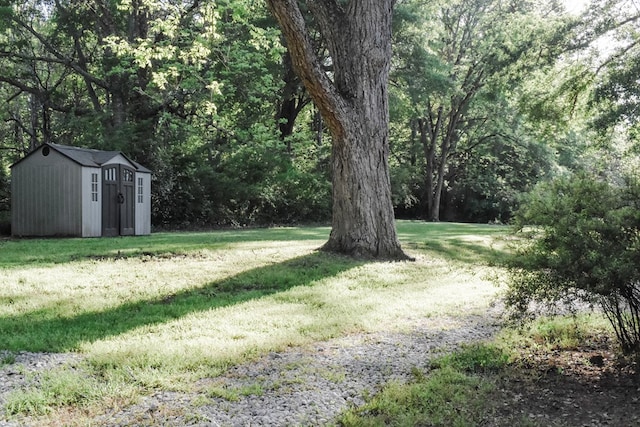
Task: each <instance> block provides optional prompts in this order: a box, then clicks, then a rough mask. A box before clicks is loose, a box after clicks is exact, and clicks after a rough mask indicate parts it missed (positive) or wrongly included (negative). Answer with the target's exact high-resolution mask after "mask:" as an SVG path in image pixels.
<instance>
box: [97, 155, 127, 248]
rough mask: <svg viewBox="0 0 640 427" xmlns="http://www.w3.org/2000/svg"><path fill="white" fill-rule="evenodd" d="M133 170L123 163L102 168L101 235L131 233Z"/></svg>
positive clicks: (124, 234)
mask: <svg viewBox="0 0 640 427" xmlns="http://www.w3.org/2000/svg"><path fill="white" fill-rule="evenodd" d="M134 176H135V173H134V170H133V169H131V168H129V167H127V166H125V165H107V166H104V167H103V168H102V235H103V236H127V235H133V234H134V231H135V228H134V218H135V215H134V209H135V185H134V184H135V183H134Z"/></svg>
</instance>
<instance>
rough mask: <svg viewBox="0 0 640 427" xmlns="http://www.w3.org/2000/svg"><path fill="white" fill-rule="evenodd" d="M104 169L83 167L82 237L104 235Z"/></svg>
mask: <svg viewBox="0 0 640 427" xmlns="http://www.w3.org/2000/svg"><path fill="white" fill-rule="evenodd" d="M101 172H102V170H101V169H100V168H88V167H85V168H82V237H100V236H101V235H102V173H101Z"/></svg>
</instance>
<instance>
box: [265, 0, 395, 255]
mask: <svg viewBox="0 0 640 427" xmlns="http://www.w3.org/2000/svg"><path fill="white" fill-rule="evenodd" d="M394 1H395V0H358V1H356V0H351V1H349V2H346V3H345V2H342V1H341V2H337V1H336V0H308V1H307V5H308V7H309V9H310V10H311V12H312V13H313V16H314V19H315V22H317V24H318V25H319V27H320V31H321V32H322V35H323V37H324V39H325V40H326V41H327V44H328V49H329V52H330V54H331V58H332V61H333V67H334V69H333V71H334V74H333V75H334V80H333V82H332V81H331V80H330V79H329V77H328V76H327V74H326V73H325V72H324V70H323V69H322V64H321V63H320V60H319V58H318V57H317V55H316V54H315V53H314V49H313V48H312V44H311V41H310V37H309V33H308V31H307V28H306V24H305V21H304V18H303V16H302V13H301V12H300V8H299V6H298V3H297V1H296V0H267V3H268V4H269V7H270V9H271V10H272V12H273V14H274V15H275V17H276V19H277V20H278V22H279V24H280V26H281V28H282V31H283V33H284V36H285V38H286V40H287V46H288V48H289V52H290V54H291V59H292V61H293V66H294V69H295V70H296V72H297V73H298V75H299V76H300V78H301V80H302V82H303V83H304V85H305V87H306V88H307V90H308V91H309V94H310V95H311V97H312V98H313V100H314V102H315V104H316V105H317V106H318V108H319V110H320V112H321V114H322V116H323V118H324V121H325V123H326V124H327V127H328V129H329V131H330V132H331V136H332V139H333V142H332V174H333V221H332V229H331V235H330V237H329V241H328V242H327V243H326V244H325V245H324V247H323V248H324V249H325V250H329V251H333V252H339V253H346V254H350V255H353V256H358V257H365V258H379V259H407V258H408V257H407V256H406V255H405V254H404V252H403V251H402V248H401V247H400V243H399V241H398V238H397V233H396V229H395V220H394V216H393V205H392V201H391V184H390V180H389V166H388V157H389V109H388V91H387V84H388V77H389V68H390V61H391V16H392V9H393V5H394Z"/></svg>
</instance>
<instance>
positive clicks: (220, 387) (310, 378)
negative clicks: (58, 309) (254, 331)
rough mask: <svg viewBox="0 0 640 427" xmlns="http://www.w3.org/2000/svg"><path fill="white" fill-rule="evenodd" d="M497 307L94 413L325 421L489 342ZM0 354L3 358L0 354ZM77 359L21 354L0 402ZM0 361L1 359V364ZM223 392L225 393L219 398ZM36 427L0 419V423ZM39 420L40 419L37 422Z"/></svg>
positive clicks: (273, 359) (171, 422) (133, 417)
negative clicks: (29, 380)
mask: <svg viewBox="0 0 640 427" xmlns="http://www.w3.org/2000/svg"><path fill="white" fill-rule="evenodd" d="M498 329H499V310H498V309H492V310H490V311H488V312H487V313H485V314H483V315H463V316H459V317H448V316H446V317H432V318H428V319H422V320H420V321H414V322H413V324H412V325H411V327H410V328H409V329H408V332H375V333H363V334H356V335H350V336H346V337H340V338H336V339H331V340H328V341H322V342H316V343H314V344H311V345H308V346H305V347H297V348H291V349H288V350H286V351H283V352H278V353H270V354H267V355H265V356H263V357H261V358H260V359H258V360H257V361H255V362H252V363H248V364H245V365H239V366H235V367H233V368H231V369H229V370H228V371H227V372H226V373H225V374H223V375H221V376H219V377H216V378H205V379H202V380H200V381H199V382H198V383H196V384H194V387H193V389H194V390H197V392H195V391H194V392H191V393H177V392H157V393H155V394H153V395H151V396H148V397H145V398H143V399H142V401H141V402H140V403H138V404H136V405H134V406H131V407H128V408H124V409H123V410H121V411H119V412H116V413H109V414H103V415H100V416H99V417H97V418H95V419H94V420H93V421H94V422H93V423H92V425H100V426H131V425H136V426H144V425H164V426H183V425H195V426H301V425H305V426H324V425H330V424H332V422H333V420H335V417H336V416H337V415H338V414H340V413H341V412H342V411H344V410H345V409H347V408H349V407H351V406H353V405H355V406H358V405H361V404H363V403H364V396H367V395H371V394H374V393H376V392H377V391H378V390H380V388H381V387H382V386H383V385H384V384H386V383H387V382H389V381H407V380H409V379H411V378H412V371H415V370H416V369H418V370H425V369H427V368H428V365H429V361H430V360H431V359H433V358H434V357H437V356H439V355H441V354H442V353H444V352H448V351H450V350H452V349H454V348H455V347H456V346H458V345H460V344H462V343H470V342H477V341H482V340H485V339H489V338H491V337H492V335H493V334H494V333H495V332H496V331H497V330H498ZM0 357H3V355H2V354H1V353H0ZM79 358H81V356H80V355H77V354H35V353H20V354H18V355H16V356H15V360H14V361H12V363H8V364H5V365H4V366H3V367H2V368H0V404H3V402H4V399H5V398H6V395H7V393H9V392H10V391H11V390H15V389H16V388H18V387H20V386H21V385H22V384H24V383H25V375H26V374H27V373H37V372H38V371H42V370H47V369H51V368H52V367H55V366H59V365H62V364H64V363H67V362H69V361H76V360H78V359H79ZM5 363H6V361H5ZM222 395H225V396H224V398H223V397H220V396H222ZM30 425H36V424H35V423H32V422H29V420H21V421H20V422H17V421H15V420H12V421H7V420H2V419H0V427H14V426H30ZM38 425H41V424H38Z"/></svg>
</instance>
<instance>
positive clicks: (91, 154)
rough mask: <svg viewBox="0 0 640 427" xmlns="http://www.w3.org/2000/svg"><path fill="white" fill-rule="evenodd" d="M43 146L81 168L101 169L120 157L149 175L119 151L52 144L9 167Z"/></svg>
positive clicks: (47, 144) (144, 168)
mask: <svg viewBox="0 0 640 427" xmlns="http://www.w3.org/2000/svg"><path fill="white" fill-rule="evenodd" d="M44 146H48V147H50V148H51V149H53V150H56V151H57V152H58V153H60V154H62V155H63V156H65V157H67V158H69V159H70V160H72V161H74V162H76V163H78V164H79V165H81V166H88V167H101V166H102V165H103V164H105V163H107V162H108V161H109V160H111V159H113V158H114V157H116V156H118V155H121V156H123V157H124V158H125V159H127V160H128V161H129V163H131V165H132V166H133V167H134V168H135V169H136V170H137V171H138V172H146V173H151V171H150V170H149V169H147V168H146V167H144V166H142V165H141V164H140V163H138V162H135V161H133V160H131V159H130V158H129V157H128V156H127V155H126V154H124V153H122V152H121V151H103V150H95V149H92V148H79V147H71V146H69V145H60V144H54V143H52V142H48V143H44V144H42V145H41V146H40V147H38V148H37V149H35V150H33V151H32V152H31V153H29V154H27V155H26V156H25V157H24V158H22V159H21V160H19V161H17V162H16V163H14V164H13V165H11V167H14V166H15V165H17V164H18V163H20V162H22V161H23V160H24V159H26V158H28V157H29V156H31V155H32V154H33V153H35V152H36V151H38V150H39V149H41V148H42V147H44Z"/></svg>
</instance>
